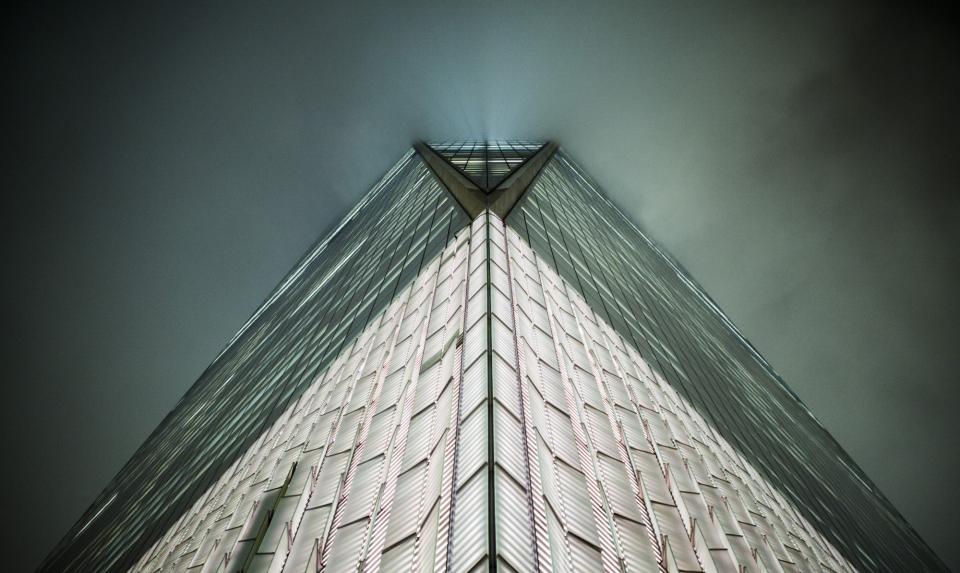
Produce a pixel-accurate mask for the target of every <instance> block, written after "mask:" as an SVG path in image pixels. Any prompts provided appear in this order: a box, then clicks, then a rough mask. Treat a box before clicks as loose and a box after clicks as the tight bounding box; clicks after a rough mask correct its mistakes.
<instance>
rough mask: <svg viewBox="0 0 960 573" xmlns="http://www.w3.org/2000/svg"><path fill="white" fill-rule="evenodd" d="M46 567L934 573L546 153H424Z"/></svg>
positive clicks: (348, 223) (559, 157)
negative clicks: (919, 572) (901, 572)
mask: <svg viewBox="0 0 960 573" xmlns="http://www.w3.org/2000/svg"><path fill="white" fill-rule="evenodd" d="M41 569H42V570H45V571H114V570H117V571H120V570H133V571H145V572H153V571H190V572H197V573H200V572H204V573H206V572H223V571H272V572H294V573H304V572H315V571H357V570H362V571H413V570H416V571H474V570H493V569H502V570H504V571H648V572H677V571H709V572H712V571H722V572H727V571H729V572H734V573H736V572H741V571H777V572H779V571H785V572H790V571H856V570H859V571H942V570H946V567H945V565H944V564H943V563H942V562H941V561H940V560H939V559H938V558H937V557H936V555H934V554H933V552H932V551H931V550H930V549H929V548H928V547H927V546H926V544H924V542H923V541H922V540H921V539H920V538H919V537H918V536H917V534H916V533H915V532H914V531H913V529H912V528H911V527H910V525H909V524H908V523H907V522H906V521H905V520H904V519H903V518H902V517H901V516H900V515H899V514H898V513H897V511H896V510H895V509H894V508H893V507H892V505H891V504H890V503H889V502H888V501H887V500H886V499H885V498H884V497H883V495H882V494H881V493H880V492H879V491H878V490H877V488H876V487H875V486H874V485H873V484H872V483H871V482H870V480H869V478H867V476H866V475H864V473H863V472H862V471H861V470H860V469H859V468H858V467H857V466H856V464H854V462H853V461H852V460H851V459H850V458H849V456H847V454H846V453H845V452H844V451H843V450H842V449H841V448H840V446H839V445H838V444H837V443H836V442H835V441H834V440H833V438H831V436H830V435H829V434H828V433H827V432H826V431H825V430H824V429H823V427H822V426H821V425H820V424H819V423H818V422H817V420H816V419H815V418H814V417H813V416H812V415H811V414H810V412H809V411H808V410H807V409H806V408H805V407H804V405H803V404H802V403H801V402H800V400H799V399H798V398H797V397H796V395H794V394H793V393H792V392H791V391H790V389H789V388H788V387H787V386H786V385H785V384H784V383H783V381H782V380H781V379H780V378H779V377H778V376H777V374H776V373H775V371H774V370H773V369H772V368H771V366H770V365H769V364H768V363H767V362H766V361H765V360H764V359H763V357H762V356H760V355H759V354H758V353H757V351H756V350H755V349H754V348H753V347H752V346H751V345H750V343H749V342H748V341H747V340H746V339H745V338H744V337H743V336H742V335H741V334H740V332H739V331H738V330H737V329H736V327H735V326H734V325H733V324H732V323H731V322H730V321H729V320H728V319H727V317H726V316H725V315H724V314H723V313H722V312H721V311H720V309H719V308H718V307H717V305H716V304H715V303H714V302H713V301H712V300H711V299H710V297H709V296H708V295H707V294H706V293H705V292H704V291H703V289H701V288H700V287H699V286H698V285H697V283H696V282H695V281H694V280H693V279H692V278H690V276H689V275H688V274H687V273H686V272H685V271H684V270H683V269H682V268H681V267H680V266H679V265H678V264H677V263H676V262H675V261H673V260H672V259H671V258H670V257H669V255H667V254H666V253H664V252H663V250H661V249H660V248H659V247H658V246H657V245H656V244H655V243H654V242H652V241H651V240H649V239H648V238H647V237H646V236H645V235H644V234H643V233H642V232H641V231H640V230H639V229H638V228H637V227H636V226H635V225H634V224H633V223H632V222H631V221H630V220H629V219H628V218H627V217H625V216H624V215H623V214H622V213H621V212H620V211H619V210H618V209H617V208H616V207H615V206H614V205H613V204H612V203H611V202H610V201H609V200H607V199H606V198H605V197H604V196H603V194H602V193H601V192H600V191H599V190H598V188H597V186H596V185H595V184H594V183H593V182H592V181H591V180H590V179H589V177H588V176H587V175H586V174H585V173H584V172H583V171H582V170H581V169H579V168H578V167H577V165H576V164H575V163H574V162H573V161H572V159H571V158H570V157H568V156H567V155H566V154H565V153H564V152H563V150H561V149H559V148H558V147H557V145H555V144H552V143H541V142H532V141H513V142H504V141H497V142H464V141H445V142H435V143H430V144H426V143H424V144H417V145H416V146H415V148H414V149H413V150H410V151H409V152H408V153H407V154H406V155H404V157H403V158H401V159H400V161H399V162H398V163H397V164H396V165H395V166H394V167H393V168H392V169H391V170H390V171H389V172H388V173H387V174H386V175H385V176H384V177H383V179H382V180H381V181H380V182H379V183H378V184H377V185H376V186H375V187H374V188H373V189H372V190H371V191H370V192H369V193H368V194H367V195H366V196H365V197H364V198H363V200H361V202H360V203H359V204H358V205H357V206H356V207H355V208H354V209H353V210H352V211H351V212H350V213H349V214H348V215H347V216H346V218H345V219H344V220H343V222H342V223H340V224H339V226H337V227H336V228H335V229H333V230H332V232H330V233H329V234H328V235H327V236H326V237H325V238H323V239H322V240H321V241H320V242H319V243H317V244H316V245H315V246H314V247H313V248H312V249H311V250H310V251H309V252H308V253H307V254H306V255H305V256H304V257H303V259H302V260H301V261H300V262H299V263H298V264H297V266H296V267H295V268H294V269H293V270H292V271H291V272H290V274H289V275H288V276H287V277H286V278H284V279H283V281H282V282H281V283H280V285H279V286H278V287H277V288H276V289H275V290H274V292H273V293H272V294H271V295H270V296H269V297H268V299H267V300H266V301H265V302H264V303H263V305H262V306H261V307H260V308H259V309H258V310H257V311H256V313H254V315H253V316H252V317H251V318H250V320H248V321H247V323H246V324H245V325H244V327H243V328H242V329H241V330H240V332H238V333H237V334H236V336H235V337H234V338H233V339H232V340H231V341H230V342H229V343H228V344H227V346H226V348H225V349H224V350H223V351H222V352H221V353H220V355H218V356H217V357H216V358H215V359H214V360H213V362H212V363H211V364H210V366H209V367H208V368H207V370H206V371H205V372H204V373H203V375H202V376H201V377H200V379H199V380H198V381H197V382H196V383H195V384H194V386H193V387H192V388H191V389H190V390H189V391H188V392H187V394H186V395H185V396H184V397H183V398H182V399H181V400H180V402H179V403H178V404H177V406H176V407H175V408H174V410H173V411H172V412H171V413H170V414H169V415H168V416H167V417H166V418H165V419H164V420H163V422H162V423H161V424H160V426H159V427H158V428H157V429H156V431H154V433H153V434H152V435H151V436H150V437H149V438H148V439H147V441H146V442H145V443H144V444H143V446H141V448H140V449H139V450H138V451H137V452H136V454H135V455H134V456H133V458H132V459H131V460H130V461H129V462H128V463H127V464H126V466H124V468H123V469H122V470H121V471H120V473H119V474H118V475H117V476H116V477H115V478H114V480H113V481H112V482H111V483H110V484H109V485H108V486H107V488H106V489H105V490H104V491H103V493H102V494H101V495H100V496H99V497H98V498H97V499H96V500H95V502H94V504H93V505H92V506H91V507H90V509H88V510H87V512H86V513H85V514H84V515H83V516H82V517H81V519H80V520H79V521H78V522H77V524H76V525H75V526H74V527H73V528H72V529H71V531H69V532H68V533H67V535H66V536H65V537H64V539H63V540H62V541H61V542H60V543H59V544H58V546H57V547H56V548H55V549H54V550H53V552H52V553H51V554H50V555H49V556H48V558H47V559H46V561H45V562H44V563H43V565H42V566H41Z"/></svg>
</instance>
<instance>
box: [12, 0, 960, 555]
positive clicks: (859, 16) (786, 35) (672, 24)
mask: <svg viewBox="0 0 960 573" xmlns="http://www.w3.org/2000/svg"><path fill="white" fill-rule="evenodd" d="M181 4H182V5H181V6H178V7H161V6H159V5H154V4H151V5H149V6H148V7H132V6H131V3H120V4H119V5H116V6H107V5H101V6H93V5H86V6H82V7H81V6H73V7H58V6H53V5H45V4H43V3H30V4H28V5H27V6H23V7H20V8H15V9H13V10H12V11H9V12H8V13H7V14H6V18H5V19H4V24H3V25H4V30H3V32H4V33H3V35H2V36H3V37H2V40H0V41H2V42H3V48H4V54H5V59H6V60H8V65H7V66H5V67H6V68H7V69H8V74H10V77H11V78H12V81H10V82H9V83H8V85H7V86H6V88H5V94H4V95H5V97H6V98H7V99H8V100H9V101H8V104H7V105H5V106H4V110H5V112H7V113H9V114H10V117H9V118H7V119H6V120H5V121H4V126H5V130H4V131H5V133H4V135H5V137H4V144H3V145H4V149H5V153H4V156H3V166H4V167H3V170H2V176H3V189H4V191H5V196H4V199H3V202H4V208H3V209H2V212H3V214H4V222H5V224H4V234H5V238H4V241H3V246H2V249H3V251H2V252H3V256H4V262H5V267H6V269H5V270H6V272H5V275H6V276H5V278H4V281H3V288H4V291H5V297H4V301H5V304H4V305H3V313H4V318H5V321H4V322H5V323H6V325H7V327H6V328H5V329H4V336H5V338H6V342H5V344H4V345H3V349H4V353H5V354H6V357H5V360H4V361H3V370H4V372H3V380H4V383H5V392H6V399H5V400H4V401H3V410H4V411H3V414H4V415H3V424H4V425H5V428H4V429H3V431H4V435H5V436H7V440H6V448H5V458H6V460H5V462H4V467H5V471H4V479H5V480H7V481H8V482H9V483H7V484H6V495H5V496H3V497H4V500H5V503H7V504H9V506H8V507H7V510H6V512H5V514H6V515H7V520H8V523H11V524H15V526H16V528H15V529H16V530H17V531H18V533H16V534H13V535H10V534H8V535H7V536H5V544H9V547H7V548H5V549H6V551H5V557H4V561H5V562H6V563H8V564H9V565H11V566H13V567H14V569H30V568H32V567H34V566H35V565H36V564H37V563H38V562H39V560H40V559H41V558H42V557H43V556H44V555H45V554H46V553H47V552H48V551H49V550H50V549H51V548H52V546H53V545H54V544H55V543H56V542H57V541H58V540H59V538H60V537H61V536H62V535H63V534H64V533H65V532H66V530H67V529H68V528H69V526H70V525H71V524H72V523H73V522H74V521H76V520H77V519H78V518H79V516H80V514H81V513H82V512H83V511H84V510H85V509H86V507H87V506H88V505H89V504H90V503H91V502H92V500H93V498H94V497H95V496H96V494H97V493H98V492H99V491H100V490H101V489H102V488H103V487H104V486H105V485H106V484H107V482H108V481H109V480H110V478H111V477H112V476H113V475H114V474H115V473H116V472H117V471H118V470H119V468H120V466H121V465H122V464H123V463H124V462H125V461H126V460H127V459H128V458H129V457H130V455H131V454H132V453H133V451H134V450H135V449H136V448H137V446H139V445H140V444H141V443H142V442H143V440H144V439H145V438H146V437H147V435H148V433H149V432H150V431H151V430H152V429H153V428H154V427H156V425H157V424H158V423H159V422H160V420H161V419H162V418H163V416H164V415H165V414H166V413H167V412H168V411H169V410H170V409H171V408H172V407H173V405H174V404H175V402H176V401H177V400H178V399H179V397H180V396H181V395H182V394H183V393H184V392H185V391H186V390H187V388H188V387H189V386H190V385H191V384H192V383H193V381H194V380H195V379H196V378H197V376H199V374H200V373H201V372H202V370H203V369H204V368H205V367H206V365H207V364H208V362H209V361H210V360H211V359H212V358H213V357H214V356H215V355H216V354H217V352H219V350H220V349H221V348H222V347H223V345H224V344H225V343H226V342H227V341H228V340H229V339H230V337H231V336H232V334H233V333H234V332H235V331H236V330H237V329H238V328H239V327H240V326H241V325H242V324H243V323H244V322H245V321H246V319H247V317H249V315H250V314H251V313H252V312H253V311H254V309H255V308H256V307H257V306H258V304H259V303H260V302H261V301H262V300H263V299H264V298H265V297H266V295H267V294H268V292H269V291H270V290H271V288H272V287H273V286H274V285H275V284H276V283H277V282H278V281H279V280H280V279H281V277H282V276H283V275H284V274H285V273H286V271H287V270H289V268H290V267H291V266H292V265H293V264H294V262H295V261H296V260H297V259H298V258H299V256H300V255H301V254H302V253H303V252H304V251H305V250H306V249H307V247H308V246H309V245H310V244H311V243H312V242H313V241H314V240H315V239H316V238H317V237H318V236H319V235H321V234H322V233H323V232H324V231H325V230H327V229H328V228H329V227H330V226H331V225H332V224H333V223H334V222H335V221H337V220H338V218H339V217H341V216H342V215H343V214H345V212H346V211H347V210H348V209H349V208H350V207H351V206H352V204H353V203H354V202H355V201H356V200H357V199H358V198H359V197H360V196H361V195H362V194H363V193H364V192H365V191H366V190H367V189H368V188H369V187H370V185H371V184H372V183H373V182H375V181H376V180H377V179H378V178H379V176H380V175H382V174H383V172H384V171H386V169H387V168H388V167H389V166H390V165H391V164H392V163H393V162H395V161H396V160H397V159H398V158H399V157H400V155H401V154H402V153H403V152H404V151H405V150H406V149H407V148H408V147H409V145H410V144H411V143H412V142H413V141H414V140H416V139H420V138H426V139H431V138H443V139H448V138H550V139H556V140H558V141H559V142H560V143H561V144H562V145H563V146H564V147H565V148H566V149H567V151H568V152H569V153H570V155H572V156H573V157H574V158H575V159H576V160H577V161H578V162H579V163H580V164H581V166H582V167H584V168H585V169H586V170H587V171H588V172H589V173H590V174H591V175H592V176H593V177H594V178H595V179H596V180H597V181H598V182H599V183H600V185H601V186H602V187H603V188H604V190H605V191H606V193H607V194H608V195H609V196H610V197H611V198H612V199H613V200H614V201H615V202H616V203H617V204H619V205H620V206H621V207H622V208H623V209H624V210H626V211H627V212H628V213H629V214H630V215H631V216H632V217H633V218H634V220H636V221H637V222H638V223H639V224H640V225H641V227H642V228H644V229H645V230H646V231H647V232H648V234H649V235H650V236H652V237H653V238H654V239H656V240H657V241H659V242H660V243H661V244H663V245H664V246H665V247H666V249H667V250H668V251H670V252H671V253H672V254H673V255H675V256H676V258H677V259H679V260H680V261H681V262H682V263H683V264H684V266H685V267H686V268H687V269H688V270H689V271H690V272H691V273H692V274H693V275H694V277H696V279H697V280H698V281H699V282H700V283H701V284H702V285H703V286H704V288H705V289H706V290H707V291H708V292H709V293H710V294H711V296H712V297H713V298H714V299H715V300H716V301H717V302H718V303H719V304H720V306H721V307H722V308H723V309H724V310H725V311H726V312H727V314H728V315H729V316H730V317H731V318H732V320H733V321H734V322H735V323H736V324H737V325H738V326H739V327H740V328H741V330H742V331H743V332H744V333H745V334H746V336H747V337H748V338H749V339H750V340H751V341H752V342H753V343H754V345H756V346H757V347H758V348H759V350H760V351H761V352H762V353H763V354H764V355H765V356H766V357H767V358H768V359H769V361H770V362H771V363H772V364H773V365H774V367H775V368H776V369H777V370H778V371H779V372H780V374H781V375H782V376H783V378H784V379H785V380H786V381H787V383H788V384H789V385H790V386H791V387H792V388H793V389H794V390H795V391H796V392H797V393H798V394H799V395H800V396H801V398H802V399H803V400H804V401H805V402H806V404H807V405H808V406H809V407H810V409H811V410H812V411H813V413H814V414H815V415H816V416H817V417H818V418H819V419H820V420H821V421H822V423H823V424H824V425H825V426H826V427H827V429H828V430H829V431H830V432H832V434H833V435H834V436H835V437H836V438H837V440H838V441H839V442H840V444H841V445H843V446H844V447H845V448H846V449H847V451H848V452H849V453H850V454H851V455H852V457H853V458H854V459H855V460H856V461H857V462H858V463H859V464H860V465H861V466H862V467H863V468H864V470H865V471H866V472H867V474H868V475H870V476H871V478H872V479H873V480H874V481H875V482H876V483H877V484H878V485H879V486H880V488H881V489H882V490H883V491H884V492H885V493H886V495H887V496H888V497H889V498H890V499H891V500H892V501H893V503H894V504H895V505H896V506H897V508H898V509H899V510H900V511H901V512H902V513H903V514H904V515H905V516H906V518H907V519H908V520H909V521H910V522H911V523H912V524H913V525H914V526H915V528H916V529H917V530H918V531H919V533H920V534H921V536H923V537H924V538H925V539H926V540H927V542H928V543H929V544H930V545H931V546H932V547H933V548H934V550H935V551H937V552H938V554H939V555H940V556H941V557H942V558H943V559H944V560H946V561H947V562H948V564H950V565H951V566H952V567H953V568H955V569H960V549H958V546H957V544H956V543H955V541H956V538H957V533H958V530H960V518H958V514H960V512H958V507H960V497H958V493H957V488H956V484H957V475H958V470H960V454H958V451H960V447H958V445H957V443H956V441H957V440H956V436H957V435H958V434H960V433H958V431H957V424H956V421H955V420H956V413H955V412H956V408H957V406H956V404H957V399H958V397H960V390H958V375H957V372H958V371H960V353H958V351H957V341H958V336H957V334H956V329H957V325H958V321H960V302H958V296H957V293H958V286H960V285H958V282H960V248H958V245H960V200H958V197H960V195H958V193H957V192H956V191H957V189H956V188H957V181H958V178H957V165H958V157H957V152H958V149H960V146H958V144H960V125H958V123H960V120H958V115H957V110H956V107H957V102H958V101H960V89H958V85H960V82H958V77H957V76H958V71H957V70H958V66H957V65H956V54H958V53H960V49H958V47H960V46H958V45H957V44H958V42H957V40H955V39H954V36H955V30H956V26H955V23H954V22H952V21H950V20H949V18H948V17H947V14H946V13H939V12H938V11H937V10H935V9H933V8H925V9H923V10H919V9H918V10H917V11H915V12H891V11H889V10H880V9H877V8H871V7H869V6H857V5H852V4H848V5H841V4H840V3H838V2H822V3H821V2H803V3H797V4H792V5H774V3H771V2H760V1H756V2H750V3H730V4H726V5H724V6H720V3H719V2H710V3H707V2H690V3H683V2H666V1H664V2H654V3H642V2H636V1H624V2H619V3H602V2H587V1H585V0H578V1H576V2H554V3H549V4H547V3H544V4H537V3H535V2H482V1H476V2H472V3H465V4H457V3H454V2H440V1H436V2H384V3H380V4H367V3H356V2H329V3H322V2H309V3H304V4H289V5H284V6H282V7H280V6H279V4H278V3H276V2H264V3H262V4H260V5H249V4H247V5H240V4H238V3H230V4H227V3H223V4H221V5H218V6H200V4H199V3H196V2H185V3H181ZM348 5H349V6H348Z"/></svg>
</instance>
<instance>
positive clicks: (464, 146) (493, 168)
mask: <svg viewBox="0 0 960 573" xmlns="http://www.w3.org/2000/svg"><path fill="white" fill-rule="evenodd" d="M414 147H415V148H416V150H417V152H418V153H419V154H420V156H421V157H422V158H423V159H424V161H425V162H426V163H427V165H429V166H430V168H431V169H432V170H433V172H434V174H436V176H437V178H438V179H440V181H442V182H443V184H444V186H445V187H446V188H447V190H449V191H450V193H451V194H452V195H453V196H454V197H455V198H456V199H457V202H458V203H459V204H460V206H461V207H463V209H464V211H466V213H467V214H468V215H470V217H471V218H473V217H476V216H477V215H478V214H479V213H481V212H482V211H483V210H484V209H490V210H491V211H493V212H494V213H496V214H497V215H498V216H499V217H506V216H507V214H508V213H509V212H510V210H511V209H512V208H513V205H514V204H515V203H516V202H517V200H518V199H519V198H520V197H521V196H522V195H523V193H524V191H526V189H527V187H529V186H530V183H531V182H532V181H533V180H534V178H535V177H536V175H537V174H538V173H539V172H540V170H541V169H542V168H543V166H544V165H545V164H546V162H547V161H548V160H549V159H550V157H552V156H553V153H554V152H555V151H556V150H557V144H556V143H553V142H539V141H447V142H435V143H417V144H415V145H414Z"/></svg>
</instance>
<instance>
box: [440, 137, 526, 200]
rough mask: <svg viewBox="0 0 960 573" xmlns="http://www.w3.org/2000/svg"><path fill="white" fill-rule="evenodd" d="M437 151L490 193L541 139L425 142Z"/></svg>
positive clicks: (522, 162)
mask: <svg viewBox="0 0 960 573" xmlns="http://www.w3.org/2000/svg"><path fill="white" fill-rule="evenodd" d="M427 145H428V146H430V148H431V149H433V150H434V151H435V152H436V153H437V154H438V155H440V156H441V157H443V159H444V160H446V161H447V163H449V164H450V165H452V166H454V167H455V168H457V169H458V170H459V171H460V173H462V174H463V175H464V176H465V177H467V178H468V179H470V181H472V182H473V184H474V185H476V186H477V188H479V189H480V190H481V191H483V192H484V193H490V192H492V191H493V190H494V189H496V188H497V185H499V184H500V183H501V182H502V181H503V180H504V179H506V178H507V177H509V176H510V174H511V173H513V172H514V171H516V170H517V169H518V168H519V167H520V166H521V165H523V164H524V162H526V161H527V160H528V159H530V158H531V157H533V155H534V154H536V153H537V152H538V151H540V149H542V148H543V146H544V145H545V142H542V141H438V142H433V143H427Z"/></svg>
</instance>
